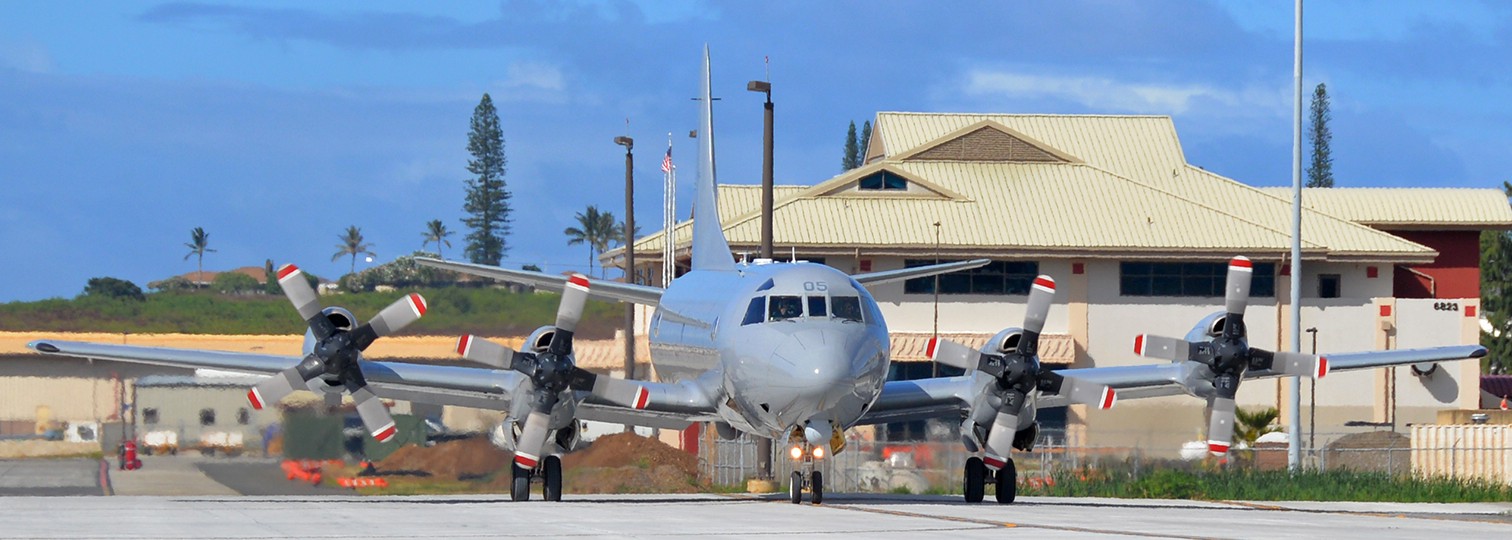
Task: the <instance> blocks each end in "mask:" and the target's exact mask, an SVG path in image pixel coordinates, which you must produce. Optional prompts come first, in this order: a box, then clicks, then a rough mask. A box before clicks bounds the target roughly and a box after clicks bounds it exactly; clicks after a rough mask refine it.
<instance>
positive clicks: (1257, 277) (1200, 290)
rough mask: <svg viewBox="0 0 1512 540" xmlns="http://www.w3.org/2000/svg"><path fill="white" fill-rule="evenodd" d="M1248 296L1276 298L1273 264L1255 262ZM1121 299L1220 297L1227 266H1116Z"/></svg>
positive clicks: (1136, 264) (1216, 264) (1206, 264)
mask: <svg viewBox="0 0 1512 540" xmlns="http://www.w3.org/2000/svg"><path fill="white" fill-rule="evenodd" d="M1254 269H1255V271H1254V277H1252V278H1251V280H1250V296H1252V297H1271V296H1275V295H1276V265H1275V263H1254ZM1118 271H1119V294H1121V295H1123V296H1211V297H1222V296H1224V294H1223V286H1224V282H1225V281H1227V279H1228V263H1154V262H1125V263H1120V264H1119V266H1118Z"/></svg>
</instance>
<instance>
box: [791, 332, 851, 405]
mask: <svg viewBox="0 0 1512 540" xmlns="http://www.w3.org/2000/svg"><path fill="white" fill-rule="evenodd" d="M852 349H854V347H851V346H850V345H849V343H847V340H845V339H844V337H843V336H840V335H837V334H836V333H833V332H828V331H809V332H802V333H796V334H794V335H793V337H792V339H790V340H789V341H788V342H787V343H785V344H783V346H782V347H780V348H779V349H778V351H777V355H778V356H779V357H781V359H780V360H778V362H777V364H778V367H780V368H781V371H782V372H784V375H785V377H784V378H785V379H787V380H786V381H784V382H785V383H786V384H785V386H788V387H789V388H792V389H794V390H797V391H798V393H799V394H801V395H803V396H804V397H807V398H810V399H815V400H819V401H830V400H829V399H827V398H830V397H832V396H833V395H838V394H843V393H844V392H845V391H846V390H848V389H847V388H845V387H844V384H845V382H846V380H847V379H848V378H849V377H850V372H851V368H852V364H853V363H854V362H853V360H854V359H853V358H852V357H854V356H855V352H854V351H853V350H852Z"/></svg>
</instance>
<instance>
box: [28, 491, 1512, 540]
mask: <svg viewBox="0 0 1512 540" xmlns="http://www.w3.org/2000/svg"><path fill="white" fill-rule="evenodd" d="M4 503H5V505H4V509H3V510H0V513H3V514H4V516H5V519H4V525H5V526H4V527H3V528H0V537H40V538H73V537H88V538H168V539H176V538H210V537H213V538H313V537H318V538H322V539H329V538H415V537H431V538H436V537H446V538H497V537H508V538H567V537H573V538H617V539H619V538H667V537H696V538H702V537H715V538H827V539H828V538H836V537H840V538H919V537H926V536H929V537H944V538H1003V537H1010V538H1099V537H1106V538H1116V537H1138V538H1267V539H1275V538H1361V537H1368V538H1371V539H1372V540H1390V539H1410V540H1421V539H1422V538H1507V537H1508V536H1509V534H1512V525H1509V524H1508V523H1507V520H1506V517H1507V515H1509V513H1512V503H1495V504H1453V505H1431V504H1373V503H1314V502H1309V503H1277V502H1267V503H1242V502H1194V501H1161V500H1116V499H1062V498H1042V497H1025V498H1024V499H1022V500H1021V501H1020V503H1018V504H1013V505H1008V506H999V505H996V504H965V503H962V502H960V500H959V499H958V498H955V497H934V496H905V495H844V494H833V495H829V496H828V497H827V498H826V501H825V504H823V505H820V506H814V505H809V504H802V505H794V504H791V503H788V502H786V501H785V500H783V499H780V498H774V497H761V498H757V497H746V496H719V495H597V496H587V495H583V496H571V495H570V494H569V495H568V497H567V500H566V501H564V502H560V503H546V502H540V501H533V502H526V503H512V502H508V501H506V500H505V499H504V498H501V497H496V496H424V497H353V496H340V497H333V496H325V497H55V498H41V497H12V498H7V499H6V500H5V501H4ZM59 515H73V516H88V518H89V519H79V520H71V521H68V520H64V521H60V520H59V519H58V516H59ZM103 524H109V525H108V526H107V525H103Z"/></svg>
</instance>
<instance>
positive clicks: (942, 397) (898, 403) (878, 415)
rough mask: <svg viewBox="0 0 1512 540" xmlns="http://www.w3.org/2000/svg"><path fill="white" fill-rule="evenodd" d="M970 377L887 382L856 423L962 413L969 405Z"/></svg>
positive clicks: (874, 422)
mask: <svg viewBox="0 0 1512 540" xmlns="http://www.w3.org/2000/svg"><path fill="white" fill-rule="evenodd" d="M972 387H973V383H972V377H971V376H961V377H935V378H932V379H915V380H911V381H888V382H887V383H885V384H883V385H882V394H881V395H878V396H877V400H876V401H874V402H872V406H871V407H870V408H868V409H866V413H865V414H862V415H861V418H860V419H859V420H857V421H856V424H857V425H867V424H886V423H890V422H911V421H914V420H926V419H929V418H941V417H948V416H951V415H956V416H959V415H961V414H964V413H965V411H966V408H967V407H969V406H970V405H971V395H972V394H971V393H972V392H973V388H972Z"/></svg>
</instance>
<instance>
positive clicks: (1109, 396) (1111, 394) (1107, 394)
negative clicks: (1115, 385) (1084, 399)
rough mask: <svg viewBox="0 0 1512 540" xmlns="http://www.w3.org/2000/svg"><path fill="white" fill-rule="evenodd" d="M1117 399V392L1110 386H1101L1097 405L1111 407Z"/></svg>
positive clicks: (1105, 407)
mask: <svg viewBox="0 0 1512 540" xmlns="http://www.w3.org/2000/svg"><path fill="white" fill-rule="evenodd" d="M1117 401H1118V392H1115V391H1114V390H1113V389H1112V388H1108V387H1103V394H1102V399H1101V400H1098V407H1100V408H1103V409H1111V408H1113V403H1115V402H1117Z"/></svg>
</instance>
